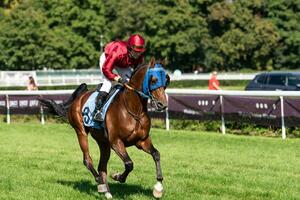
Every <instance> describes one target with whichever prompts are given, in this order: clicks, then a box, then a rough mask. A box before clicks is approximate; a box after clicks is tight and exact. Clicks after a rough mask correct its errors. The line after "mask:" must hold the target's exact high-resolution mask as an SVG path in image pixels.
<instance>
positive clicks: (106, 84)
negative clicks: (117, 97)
mask: <svg viewBox="0 0 300 200" xmlns="http://www.w3.org/2000/svg"><path fill="white" fill-rule="evenodd" d="M105 60H106V58H105V53H102V54H101V56H100V60H99V65H100V70H101V73H102V75H103V85H102V87H101V88H100V91H103V92H107V93H109V91H110V88H111V85H112V83H111V82H112V81H111V80H109V79H108V78H106V77H105V75H104V74H103V72H102V67H103V65H104V62H105ZM114 70H115V71H116V73H117V74H118V75H119V76H121V77H122V78H123V79H127V80H129V79H130V77H131V75H132V69H131V68H130V67H127V68H121V67H115V68H114Z"/></svg>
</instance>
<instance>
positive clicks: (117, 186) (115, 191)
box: [57, 180, 152, 199]
mask: <svg viewBox="0 0 300 200" xmlns="http://www.w3.org/2000/svg"><path fill="white" fill-rule="evenodd" d="M57 183H59V184H61V185H65V186H69V187H72V188H74V189H75V190H78V191H80V192H82V193H86V194H88V195H90V196H94V197H96V198H99V196H100V195H101V194H100V193H98V192H97V185H96V183H95V184H94V183H92V182H90V181H86V180H82V181H66V180H58V181H57ZM109 188H110V191H111V194H112V195H113V197H118V198H121V199H124V198H126V196H129V195H134V194H141V195H144V196H148V197H152V190H151V189H150V188H149V189H146V188H144V187H143V186H141V185H136V184H127V183H124V184H122V183H109Z"/></svg>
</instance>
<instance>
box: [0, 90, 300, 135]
mask: <svg viewBox="0 0 300 200" xmlns="http://www.w3.org/2000/svg"><path fill="white" fill-rule="evenodd" d="M72 92H73V90H54V91H26V92H25V91H0V114H6V119H7V123H10V116H11V115H12V114H38V113H40V116H41V123H42V124H44V123H45V119H44V110H43V108H42V107H41V106H40V105H39V102H38V98H39V97H44V98H49V99H53V100H55V101H56V102H57V103H61V102H63V101H65V100H66V99H67V98H68V97H69V96H70V94H71V93H72ZM167 94H168V109H167V110H166V112H164V113H159V112H155V111H154V110H153V109H151V108H149V111H150V115H152V116H154V117H158V118H164V119H165V122H166V129H167V130H169V129H170V123H169V119H194V120H220V121H221V129H222V133H223V134H225V133H226V127H225V121H237V122H250V123H255V124H262V125H268V126H276V127H281V129H282V138H283V139H285V138H286V127H290V126H292V127H295V126H299V124H300V93H299V92H295V91H209V90H192V89H168V90H167Z"/></svg>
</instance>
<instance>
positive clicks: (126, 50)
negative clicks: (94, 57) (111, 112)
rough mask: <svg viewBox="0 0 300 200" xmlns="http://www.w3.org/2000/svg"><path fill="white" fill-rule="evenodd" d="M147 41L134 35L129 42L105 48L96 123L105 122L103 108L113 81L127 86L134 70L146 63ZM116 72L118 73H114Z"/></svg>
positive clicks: (116, 42)
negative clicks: (102, 114) (102, 113)
mask: <svg viewBox="0 0 300 200" xmlns="http://www.w3.org/2000/svg"><path fill="white" fill-rule="evenodd" d="M145 51H146V48H145V40H144V38H143V37H142V36H140V35H139V34H133V35H131V36H130V37H129V39H128V40H127V41H112V42H110V43H108V44H107V45H106V46H105V48H104V53H102V54H101V56H100V60H99V65H100V70H101V72H102V74H103V79H104V80H103V84H102V86H101V88H100V89H97V90H98V91H99V94H98V96H97V98H96V110H97V111H96V114H95V115H94V120H95V121H103V120H104V119H103V118H102V116H101V108H102V106H103V104H104V102H105V99H106V97H107V95H108V93H109V91H110V88H111V86H112V81H116V82H119V83H121V84H125V83H127V82H128V81H129V79H130V77H131V74H132V69H131V68H133V69H134V68H135V67H137V66H138V65H140V64H142V63H143V62H144V56H145ZM113 70H116V71H117V73H114V72H113Z"/></svg>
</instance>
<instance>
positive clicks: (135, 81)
mask: <svg viewBox="0 0 300 200" xmlns="http://www.w3.org/2000/svg"><path fill="white" fill-rule="evenodd" d="M147 69H148V68H147V66H142V67H141V68H139V69H138V70H137V71H136V72H135V73H134V74H133V76H132V77H131V79H130V82H129V83H130V85H131V86H132V87H134V88H135V89H137V90H139V91H141V90H142V85H143V81H144V77H145V74H146V72H147ZM124 95H125V99H126V104H127V108H128V109H129V110H131V111H132V112H135V114H138V113H142V112H147V99H143V98H142V97H141V96H140V95H138V94H137V93H136V92H134V91H131V90H127V91H126V92H125V94H124Z"/></svg>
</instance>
